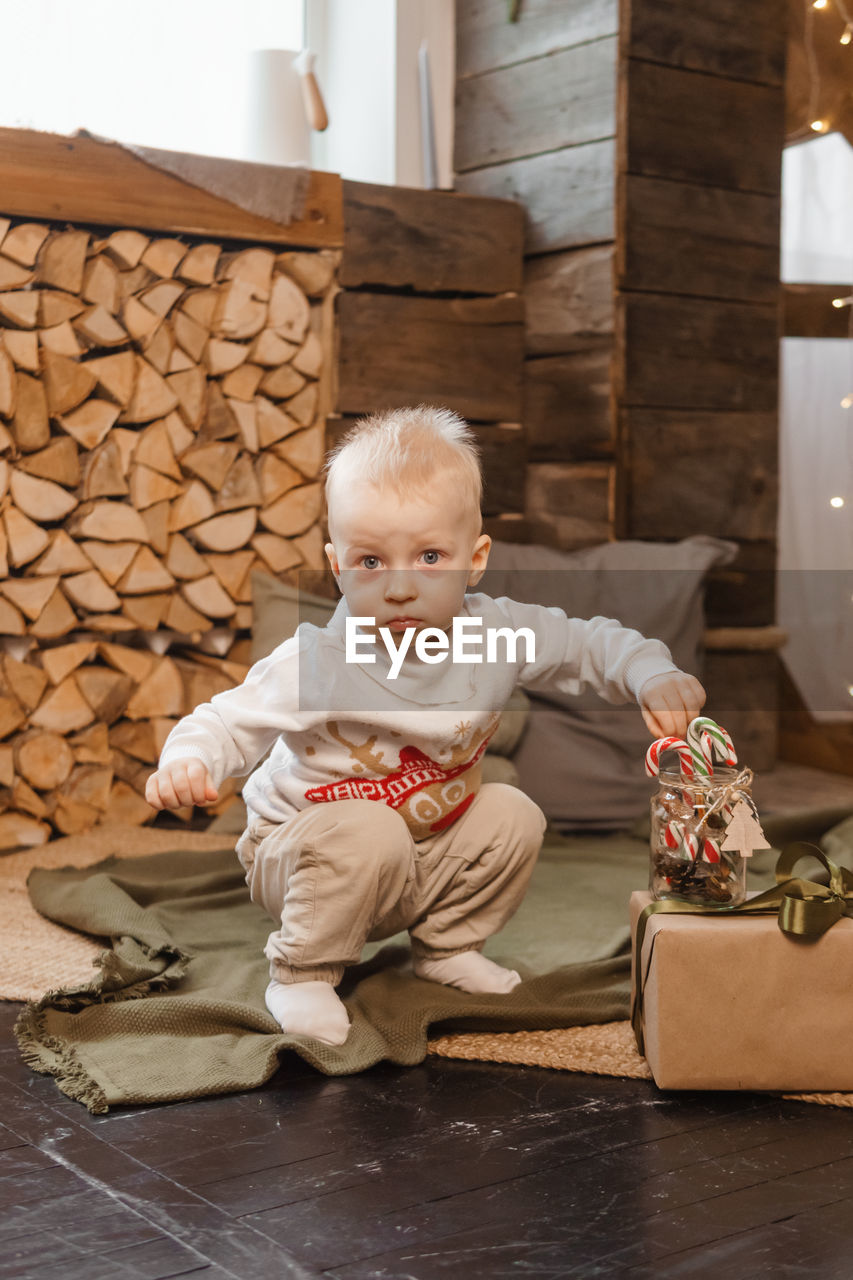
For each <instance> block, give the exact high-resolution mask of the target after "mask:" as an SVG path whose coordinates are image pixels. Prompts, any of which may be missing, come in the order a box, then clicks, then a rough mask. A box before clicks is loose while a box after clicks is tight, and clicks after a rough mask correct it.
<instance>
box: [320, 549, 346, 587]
mask: <svg viewBox="0 0 853 1280" xmlns="http://www.w3.org/2000/svg"><path fill="white" fill-rule="evenodd" d="M323 550H324V551H325V553H326V559H327V560H328V562H329V565H330V566H331V570H332V573H333V574H334V575H335V582H337V584H338V586H339V587H340V586H341V566H340V565H339V564H338V557H337V555H336V554H335V547H334V543H332V542H327V543H326V545H325V547H324V548H323ZM341 590H343V588H342V587H341Z"/></svg>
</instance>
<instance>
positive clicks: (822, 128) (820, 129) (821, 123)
mask: <svg viewBox="0 0 853 1280" xmlns="http://www.w3.org/2000/svg"><path fill="white" fill-rule="evenodd" d="M809 128H810V129H813V130H814V132H815V133H826V121H825V120H812V122H811V124H810V125H809Z"/></svg>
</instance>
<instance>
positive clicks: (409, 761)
mask: <svg viewBox="0 0 853 1280" xmlns="http://www.w3.org/2000/svg"><path fill="white" fill-rule="evenodd" d="M347 616H348V615H347V606H346V601H344V600H342V601H341V602H340V604H339V605H338V608H337V609H336V611H335V613H334V615H333V617H332V618H331V619H330V621H329V624H328V626H326V627H323V628H320V627H315V626H313V625H311V624H310V623H303V624H302V625H301V626H300V627H299V629H298V631H297V633H296V635H295V636H294V637H292V638H291V639H289V640H286V641H285V642H284V643H283V644H281V645H279V646H278V648H276V649H275V650H273V652H272V653H271V654H270V655H269V656H268V657H266V658H264V659H263V660H262V661H260V662H257V663H256V664H255V665H254V666H253V667H252V669H251V670H250V672H249V674H248V675H247V677H246V679H245V681H244V682H243V684H241V685H239V686H238V687H237V688H235V689H230V690H228V691H227V692H225V693H219V694H217V695H216V696H215V697H214V698H212V699H211V701H210V702H206V703H204V704H202V705H201V706H199V707H197V708H196V709H195V711H193V712H192V714H191V715H188V716H186V717H185V718H184V719H183V720H181V721H180V723H179V724H178V725H176V726H175V728H174V729H173V730H172V732H171V733H170V734H169V737H168V739H167V740H166V743H165V746H164V748H163V752H162V755H161V757H160V765H161V766H162V765H164V764H168V763H170V762H172V761H175V760H178V759H182V758H187V757H197V758H198V759H200V760H202V761H204V763H205V764H206V766H207V768H208V770H209V771H210V774H211V777H212V779H213V782H214V784H215V785H216V786H217V787H218V786H219V785H220V784H221V782H222V781H223V779H224V778H226V777H229V776H231V775H236V776H241V775H244V774H247V773H249V772H250V771H251V770H252V769H253V768H254V767H255V765H256V764H257V763H258V761H259V760H261V759H262V757H263V756H264V755H265V753H266V752H267V751H269V749H270V747H272V751H271V752H270V754H269V756H268V758H267V759H266V760H264V762H263V764H262V765H261V767H260V768H258V769H257V770H256V771H255V772H254V773H253V774H252V776H251V778H250V779H249V780H248V781H247V782H246V784H245V785H244V787H243V795H244V798H245V800H246V803H247V805H248V807H249V810H250V812H254V813H256V814H258V815H259V816H260V817H262V818H266V819H267V820H268V821H271V822H282V821H285V820H286V819H287V818H289V817H291V816H292V815H293V814H294V813H295V812H297V811H298V810H299V809H303V808H305V806H306V805H308V804H316V803H323V802H325V801H329V800H340V799H359V798H361V799H368V800H374V801H380V802H383V803H385V804H390V805H391V806H392V807H393V808H395V809H397V810H398V812H399V813H400V814H401V816H402V817H403V818H404V819H405V821H406V823H407V825H408V827H409V829H410V831H411V833H412V836H413V838H414V839H416V840H420V839H424V838H426V837H427V836H430V835H434V834H436V832H437V831H440V830H442V829H443V828H444V827H446V826H449V825H450V823H452V822H453V821H455V820H456V818H458V817H459V816H460V814H461V813H462V812H463V811H464V810H465V809H466V808H467V806H468V805H469V804H470V803H471V801H472V800H473V798H474V796H475V795H476V793H477V790H478V788H479V785H480V760H481V757H482V755H483V752H484V751H485V749H486V745H487V743H488V740H489V738H490V737H491V735H492V734H493V733H494V731H495V728H496V727H497V724H498V720H499V718H500V713H501V710H502V709H503V707H504V706H505V704H506V702H507V701H508V699H509V697H510V695H511V693H512V691H513V689H514V688H515V687H516V686H517V685H521V686H523V687H524V688H526V689H533V690H546V689H555V690H559V691H561V692H563V693H580V692H581V691H582V690H583V688H584V687H585V686H586V685H589V686H591V687H592V688H593V689H595V690H596V692H597V693H599V694H600V695H601V697H603V698H605V699H606V700H607V701H608V702H625V701H627V700H628V699H629V698H631V697H634V698H637V697H638V696H639V694H640V692H641V690H642V687H643V685H644V684H645V683H646V681H647V680H649V679H651V678H652V677H653V676H657V675H661V674H664V673H666V672H675V671H677V670H678V668H677V667H676V666H675V665H674V663H673V662H672V659H671V657H670V653H669V650H668V649H667V648H666V646H665V645H664V644H662V643H661V642H660V641H659V640H647V639H645V638H644V637H643V636H641V635H640V633H639V632H638V631H631V630H628V629H627V628H625V627H622V626H620V624H619V623H618V622H616V621H615V620H614V619H612V618H591V619H590V620H588V621H583V620H581V619H579V618H568V617H567V616H566V614H565V613H564V612H563V611H562V610H561V609H557V608H552V609H546V608H544V607H542V606H540V605H528V604H520V603H519V602H518V601H515V600H509V599H507V598H505V597H502V598H500V599H498V600H493V599H491V598H490V597H489V596H486V595H481V594H472V595H467V596H466V597H465V601H464V605H463V610H462V615H461V616H464V617H471V618H476V617H479V618H481V619H482V622H483V627H484V630H485V629H487V628H498V627H509V628H511V629H512V630H513V631H516V630H518V629H519V628H521V627H527V628H530V629H532V631H533V633H534V635H535V658H534V659H533V660H531V661H528V660H527V657H526V654H525V645H524V644H523V643H521V644H519V646H518V651H517V654H516V658H515V661H508V660H502V661H499V662H494V663H488V662H485V661H484V662H481V663H470V664H464V665H463V664H459V663H453V662H451V661H450V660H447V661H444V662H441V663H436V664H426V663H424V662H421V661H420V660H419V659H418V658H417V657H416V656H415V655H414V652H412V653H411V655H410V656H407V658H406V659H405V661H404V663H403V665H402V668H401V670H400V672H399V675H398V676H397V678H396V679H394V680H391V679H389V678H388V676H389V671H390V669H391V662H390V659H389V657H388V654H387V652H386V650H385V647H384V645H382V644H381V643H379V644H377V646H376V648H375V650H374V652H375V656H376V661H375V662H374V663H373V664H372V665H362V664H356V663H353V662H347V661H346V650H345V622H346V618H347ZM395 642H396V643H399V636H397V637H395ZM498 652H499V653H500V654H501V655H503V654H504V652H505V649H504V647H503V646H501V645H499V646H498ZM483 653H484V654H485V648H484V650H483Z"/></svg>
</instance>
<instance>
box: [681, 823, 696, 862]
mask: <svg viewBox="0 0 853 1280" xmlns="http://www.w3.org/2000/svg"><path fill="white" fill-rule="evenodd" d="M684 847H685V849H686V850H687V852H688V853H689V854H690V857H691V859H692V861H693V862H695V861H696V858H697V857H698V854H699V839H698V837H697V836H696V834H695V833H694V832H693V831H685V833H684Z"/></svg>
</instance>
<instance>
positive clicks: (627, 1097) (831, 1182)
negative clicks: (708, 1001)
mask: <svg viewBox="0 0 853 1280" xmlns="http://www.w3.org/2000/svg"><path fill="white" fill-rule="evenodd" d="M17 1009H18V1006H15V1005H8V1004H7V1005H0V1029H2V1033H3V1038H2V1048H0V1188H2V1192H1V1193H0V1194H2V1201H0V1278H6V1277H15V1278H16V1280H23V1278H24V1277H33V1280H35V1278H36V1277H38V1280H114V1278H115V1280H132V1278H140V1280H141V1278H143V1277H144V1278H145V1280H157V1278H158V1277H168V1276H182V1275H190V1274H192V1275H198V1276H203V1277H204V1280H214V1277H217V1278H218V1277H226V1276H229V1277H236V1278H237V1280H271V1278H275V1280H285V1278H286V1277H305V1276H309V1277H316V1276H329V1277H338V1278H339V1280H345V1278H346V1280H356V1278H357V1277H358V1278H359V1280H364V1278H366V1277H395V1278H397V1280H409V1278H414V1280H432V1278H433V1277H436V1280H437V1278H438V1277H441V1278H442V1280H445V1278H447V1277H456V1276H462V1277H464V1280H478V1278H479V1277H483V1278H484V1280H492V1278H498V1277H510V1276H521V1277H525V1278H528V1277H540V1276H541V1277H559V1276H579V1277H583V1278H584V1280H587V1277H594V1276H623V1275H626V1276H633V1277H647V1278H648V1280H652V1278H654V1280H659V1278H660V1277H675V1276H679V1277H681V1276H683V1277H687V1276H690V1277H705V1276H707V1277H713V1280H728V1278H729V1277H731V1278H733V1280H734V1278H737V1280H741V1278H746V1277H749V1278H751V1277H754V1276H774V1277H779V1276H784V1277H795V1276H796V1277H810V1278H811V1277H820V1278H821V1280H828V1278H832V1277H839V1280H841V1278H843V1280H849V1277H851V1276H853V1111H850V1112H848V1111H843V1110H838V1109H833V1108H824V1107H816V1106H808V1105H804V1104H802V1103H795V1102H785V1101H782V1100H779V1099H776V1098H768V1097H763V1096H760V1095H754V1094H670V1095H663V1094H660V1093H658V1092H657V1090H656V1089H655V1088H654V1087H653V1086H652V1085H650V1084H647V1083H645V1082H643V1081H627V1080H615V1079H609V1078H606V1077H593V1076H581V1075H573V1074H570V1073H566V1072H557V1071H546V1070H540V1069H538V1068H528V1067H503V1066H497V1065H491V1064H487V1063H482V1064H481V1063H463V1062H448V1061H444V1060H440V1059H430V1060H428V1061H427V1062H426V1063H424V1064H423V1065H422V1066H419V1067H414V1068H407V1069H400V1068H396V1067H390V1066H381V1067H378V1068H376V1069H374V1070H373V1071H371V1072H368V1073H366V1074H364V1075H360V1076H351V1077H347V1078H343V1079H327V1078H325V1077H323V1076H320V1075H317V1074H316V1073H315V1072H313V1071H311V1070H310V1069H309V1068H307V1067H305V1066H303V1065H301V1064H300V1063H299V1061H298V1060H297V1059H295V1058H294V1059H288V1060H287V1062H286V1063H285V1065H284V1067H283V1069H282V1070H281V1071H280V1073H279V1075H278V1077H277V1078H276V1079H275V1080H274V1081H273V1082H272V1083H271V1084H269V1085H268V1086H267V1087H266V1088H264V1089H262V1090H260V1091H258V1092H254V1093H246V1094H240V1095H237V1096H232V1097H225V1098H214V1099H207V1100H203V1101H198V1102H187V1103H181V1104H177V1105H171V1106H163V1107H151V1108H136V1109H124V1110H119V1111H115V1112H112V1113H110V1114H108V1115H106V1116H89V1115H88V1114H87V1113H86V1111H85V1110H84V1109H83V1108H82V1107H81V1106H79V1104H77V1103H73V1102H69V1101H68V1100H67V1099H66V1098H65V1097H64V1096H63V1095H62V1094H60V1093H59V1092H58V1090H57V1089H56V1087H55V1085H54V1084H53V1081H52V1080H49V1079H46V1078H44V1077H41V1076H37V1075H34V1074H33V1073H31V1072H30V1071H29V1070H28V1069H27V1068H26V1067H25V1066H24V1065H23V1064H22V1062H21V1061H20V1058H19V1056H18V1053H17V1049H16V1048H15V1046H14V1042H13V1040H12V1037H11V1027H12V1023H13V1020H14V1017H15V1015H16V1012H17Z"/></svg>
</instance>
